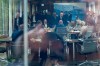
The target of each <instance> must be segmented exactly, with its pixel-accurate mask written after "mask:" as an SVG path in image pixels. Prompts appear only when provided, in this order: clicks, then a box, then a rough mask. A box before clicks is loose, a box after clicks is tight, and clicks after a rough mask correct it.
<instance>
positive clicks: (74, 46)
mask: <svg viewBox="0 0 100 66" xmlns="http://www.w3.org/2000/svg"><path fill="white" fill-rule="evenodd" d="M73 60H75V43H74V42H73Z"/></svg>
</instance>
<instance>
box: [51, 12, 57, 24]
mask: <svg viewBox="0 0 100 66" xmlns="http://www.w3.org/2000/svg"><path fill="white" fill-rule="evenodd" d="M57 18H58V16H57V14H56V12H53V14H52V22H53V25H57Z"/></svg>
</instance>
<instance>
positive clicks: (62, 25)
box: [56, 20, 65, 27]
mask: <svg viewBox="0 0 100 66" xmlns="http://www.w3.org/2000/svg"><path fill="white" fill-rule="evenodd" d="M56 27H65V26H64V23H63V21H62V20H59V23H58V25H57V26H56Z"/></svg>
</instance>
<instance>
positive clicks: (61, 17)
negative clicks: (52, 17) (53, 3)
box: [58, 12, 66, 25]
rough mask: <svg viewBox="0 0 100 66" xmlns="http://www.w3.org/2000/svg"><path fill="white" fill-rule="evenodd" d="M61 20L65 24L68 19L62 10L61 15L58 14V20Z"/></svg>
mask: <svg viewBox="0 0 100 66" xmlns="http://www.w3.org/2000/svg"><path fill="white" fill-rule="evenodd" d="M59 20H62V21H63V23H64V25H66V19H65V16H64V13H63V12H60V15H59V16H58V22H59Z"/></svg>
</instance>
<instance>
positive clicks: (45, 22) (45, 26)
mask: <svg viewBox="0 0 100 66" xmlns="http://www.w3.org/2000/svg"><path fill="white" fill-rule="evenodd" d="M43 26H44V28H47V27H49V26H48V22H47V19H44V21H43Z"/></svg>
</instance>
